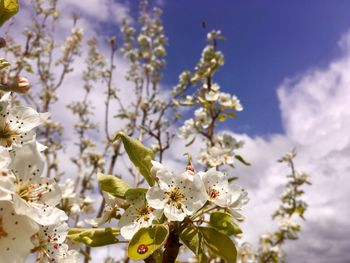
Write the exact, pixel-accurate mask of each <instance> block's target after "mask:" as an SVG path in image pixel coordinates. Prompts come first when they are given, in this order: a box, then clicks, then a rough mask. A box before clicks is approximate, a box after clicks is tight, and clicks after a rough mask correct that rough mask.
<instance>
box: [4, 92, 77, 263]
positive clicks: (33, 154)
mask: <svg viewBox="0 0 350 263" xmlns="http://www.w3.org/2000/svg"><path fill="white" fill-rule="evenodd" d="M48 117H49V114H48V113H38V112H36V111H35V110H34V109H32V108H29V107H23V106H12V105H11V95H10V93H6V94H5V95H4V96H3V97H2V98H1V99H0V152H1V159H0V173H1V176H0V251H1V253H0V254H1V256H2V260H4V262H24V261H25V259H26V257H27V256H28V255H29V254H30V253H36V257H37V262H77V260H78V253H77V252H75V251H73V250H69V249H68V246H67V245H66V244H65V243H64V241H65V239H66V236H67V233H68V225H67V222H66V221H67V220H68V217H67V215H66V214H65V213H64V212H63V211H62V210H60V209H58V208H56V206H57V205H58V204H59V202H60V200H61V191H60V188H59V186H58V184H57V183H56V182H55V180H54V179H51V178H46V177H42V176H41V175H42V173H43V171H44V169H45V162H44V159H43V156H42V153H41V152H42V151H43V150H45V146H43V145H41V144H40V143H38V142H37V141H36V136H35V131H34V129H35V128H36V127H37V126H39V125H40V124H43V123H44V122H46V121H47V119H48Z"/></svg>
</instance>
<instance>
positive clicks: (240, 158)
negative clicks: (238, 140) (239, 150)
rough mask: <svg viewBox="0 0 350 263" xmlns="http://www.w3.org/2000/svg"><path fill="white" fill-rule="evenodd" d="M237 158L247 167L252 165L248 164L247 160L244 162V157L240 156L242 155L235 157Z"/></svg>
mask: <svg viewBox="0 0 350 263" xmlns="http://www.w3.org/2000/svg"><path fill="white" fill-rule="evenodd" d="M235 158H236V159H237V160H238V161H240V162H241V163H243V164H245V165H247V166H249V165H250V163H248V162H247V161H246V160H244V159H243V157H242V156H240V155H237V154H236V155H235Z"/></svg>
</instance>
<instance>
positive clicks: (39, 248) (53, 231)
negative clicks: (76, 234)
mask: <svg viewBox="0 0 350 263" xmlns="http://www.w3.org/2000/svg"><path fill="white" fill-rule="evenodd" d="M65 219H66V218H65V214H64V212H63V211H61V215H60V216H59V217H58V220H57V221H56V223H55V224H52V225H48V226H42V225H41V226H40V230H39V231H38V233H37V234H36V235H34V236H33V237H32V242H33V244H34V245H35V248H34V249H33V251H34V252H36V253H37V260H36V261H37V262H40V263H48V262H57V263H61V262H62V260H63V259H65V258H66V260H67V257H68V256H69V255H68V245H67V244H65V243H64V241H65V239H66V237H67V234H68V229H69V228H68V224H67V223H66V222H65ZM69 257H71V256H69ZM72 262H77V261H72Z"/></svg>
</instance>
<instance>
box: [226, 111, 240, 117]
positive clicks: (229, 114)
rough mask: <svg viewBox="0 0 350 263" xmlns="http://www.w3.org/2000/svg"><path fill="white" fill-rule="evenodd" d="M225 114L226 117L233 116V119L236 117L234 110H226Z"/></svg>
mask: <svg viewBox="0 0 350 263" xmlns="http://www.w3.org/2000/svg"><path fill="white" fill-rule="evenodd" d="M226 115H227V117H229V118H233V119H234V118H236V117H237V116H236V114H235V113H234V112H231V111H229V112H226Z"/></svg>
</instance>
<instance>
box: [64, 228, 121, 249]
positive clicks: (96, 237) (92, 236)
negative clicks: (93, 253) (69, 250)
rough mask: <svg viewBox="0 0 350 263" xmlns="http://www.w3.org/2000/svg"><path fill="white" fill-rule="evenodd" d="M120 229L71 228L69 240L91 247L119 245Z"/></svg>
mask: <svg viewBox="0 0 350 263" xmlns="http://www.w3.org/2000/svg"><path fill="white" fill-rule="evenodd" d="M119 234H120V231H119V229H118V228H111V227H107V228H70V229H69V231H68V236H67V238H68V239H69V240H71V241H72V242H79V243H83V244H85V245H87V246H89V247H100V246H106V245H110V244H115V243H118V239H117V238H116V236H118V235H119Z"/></svg>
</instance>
